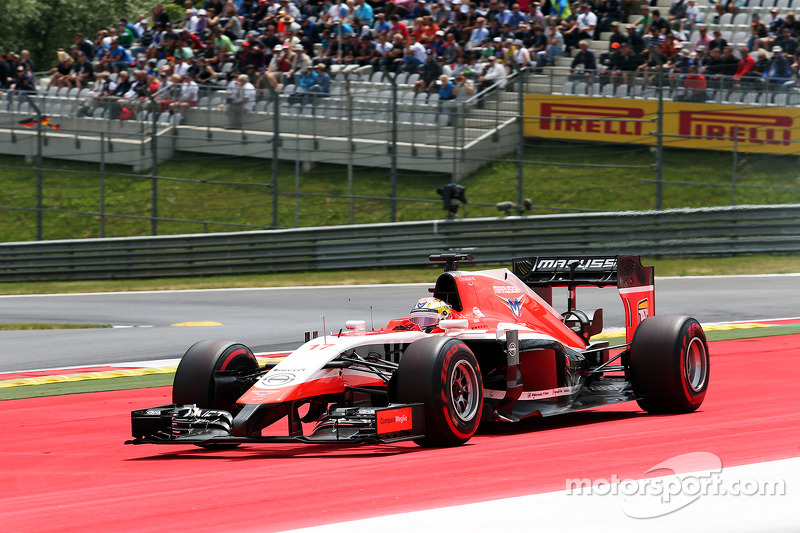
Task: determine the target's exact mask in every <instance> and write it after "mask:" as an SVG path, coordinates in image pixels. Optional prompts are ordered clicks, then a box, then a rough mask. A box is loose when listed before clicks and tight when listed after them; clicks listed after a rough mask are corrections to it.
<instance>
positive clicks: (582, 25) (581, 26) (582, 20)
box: [575, 11, 597, 31]
mask: <svg viewBox="0 0 800 533" xmlns="http://www.w3.org/2000/svg"><path fill="white" fill-rule="evenodd" d="M575 22H577V23H578V30H584V31H585V30H587V29H589V28H591V27H594V26H597V15H595V14H594V13H592V12H591V11H584V12H582V13H581V14H579V15H578V17H577V18H576V19H575Z"/></svg>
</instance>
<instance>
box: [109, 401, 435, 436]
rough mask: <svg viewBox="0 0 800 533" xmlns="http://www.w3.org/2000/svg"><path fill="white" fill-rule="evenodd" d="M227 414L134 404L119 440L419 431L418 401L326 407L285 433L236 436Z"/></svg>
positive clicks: (405, 433)
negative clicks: (128, 434) (306, 424)
mask: <svg viewBox="0 0 800 533" xmlns="http://www.w3.org/2000/svg"><path fill="white" fill-rule="evenodd" d="M233 420H234V419H233V416H232V415H231V414H230V413H229V412H227V411H222V410H216V409H203V408H200V407H197V406H195V405H162V406H159V407H151V408H149V409H139V410H136V411H132V412H131V430H132V434H133V437H134V438H133V439H132V440H128V441H126V442H125V444H196V445H201V446H202V445H217V444H239V443H278V442H304V443H310V444H313V443H316V444H330V443H338V444H356V443H383V444H386V443H391V442H398V441H403V440H411V439H418V438H422V437H424V436H425V412H424V406H423V404H421V403H417V404H390V405H389V406H388V407H340V408H336V409H332V410H330V411H329V412H327V413H326V414H325V415H324V416H323V417H322V418H321V420H320V421H319V422H318V423H317V424H316V426H315V427H314V429H313V431H312V432H311V433H310V434H309V435H303V434H302V429H300V430H299V431H298V430H297V429H295V431H293V432H292V434H290V435H271V436H262V435H246V436H239V435H234V434H233ZM290 426H291V425H290ZM295 427H296V426H295Z"/></svg>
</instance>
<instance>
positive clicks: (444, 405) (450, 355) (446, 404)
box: [441, 343, 483, 439]
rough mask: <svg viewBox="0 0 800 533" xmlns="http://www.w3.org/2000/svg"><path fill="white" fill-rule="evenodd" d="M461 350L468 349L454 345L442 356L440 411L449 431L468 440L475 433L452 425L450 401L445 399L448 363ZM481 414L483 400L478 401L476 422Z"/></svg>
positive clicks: (464, 346)
mask: <svg viewBox="0 0 800 533" xmlns="http://www.w3.org/2000/svg"><path fill="white" fill-rule="evenodd" d="M462 349H464V350H468V349H469V348H467V346H466V345H464V344H461V343H458V344H454V345H453V347H452V348H450V349H449V350H448V351H447V354H445V356H444V361H443V364H442V376H441V379H442V385H443V386H442V387H441V389H442V409H443V411H444V419H445V420H446V421H447V425H448V426H449V427H450V430H451V431H452V432H453V433H454V434H455V435H457V436H458V437H459V438H461V439H469V438H470V437H472V435H474V434H475V432H474V431H473V432H470V433H464V432H463V431H461V429H459V428H458V427H457V426H456V425H455V424H454V423H453V416H454V414H453V413H451V412H450V401H449V400H448V398H447V390H448V387H447V386H446V385H447V374H448V373H449V371H450V361H451V360H452V359H453V356H455V355H456V354H457V353H458V351H459V350H462ZM476 392H477V391H476ZM481 414H483V398H480V399H479V403H478V412H477V413H475V416H476V417H477V418H478V420H480V417H481ZM476 429H477V426H476Z"/></svg>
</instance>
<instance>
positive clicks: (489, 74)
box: [483, 61, 506, 88]
mask: <svg viewBox="0 0 800 533" xmlns="http://www.w3.org/2000/svg"><path fill="white" fill-rule="evenodd" d="M483 79H484V80H491V81H492V82H500V87H501V88H503V87H505V86H506V69H505V67H503V65H502V64H501V63H500V62H499V61H491V62H490V65H489V69H488V70H487V71H486V74H484V75H483Z"/></svg>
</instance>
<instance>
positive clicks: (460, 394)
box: [450, 360, 479, 422]
mask: <svg viewBox="0 0 800 533" xmlns="http://www.w3.org/2000/svg"><path fill="white" fill-rule="evenodd" d="M450 384H451V385H450V391H451V394H450V402H451V403H452V407H453V412H454V413H455V415H456V416H457V417H458V418H459V419H460V420H462V421H464V422H467V421H469V420H472V418H473V417H474V416H475V413H476V412H477V411H478V402H479V398H478V375H477V373H476V372H475V368H474V367H473V366H472V365H471V364H469V363H468V362H467V361H464V360H461V361H459V362H458V363H456V365H455V366H454V367H453V370H452V372H451V373H450Z"/></svg>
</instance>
